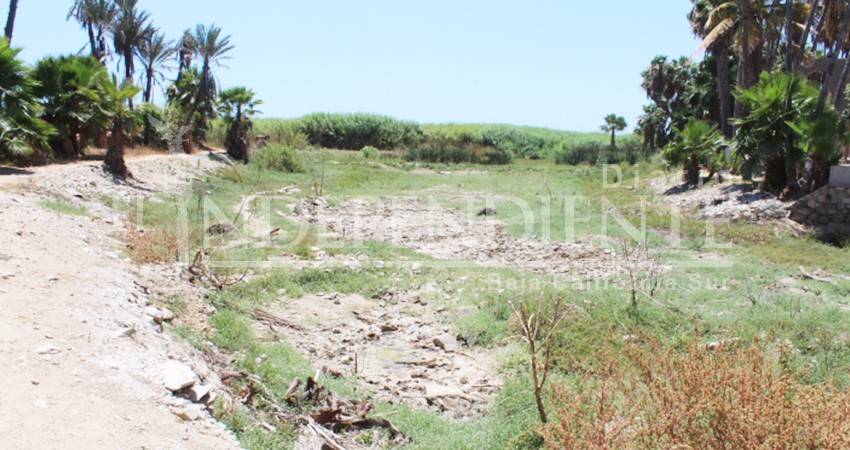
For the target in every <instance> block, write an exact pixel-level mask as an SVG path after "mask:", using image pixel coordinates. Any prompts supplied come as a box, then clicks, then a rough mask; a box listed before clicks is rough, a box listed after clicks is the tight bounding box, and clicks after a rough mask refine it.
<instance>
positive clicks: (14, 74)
mask: <svg viewBox="0 0 850 450" xmlns="http://www.w3.org/2000/svg"><path fill="white" fill-rule="evenodd" d="M18 53H20V50H19V49H15V48H11V47H10V46H9V41H7V40H6V39H2V38H0V156H7V157H19V156H24V155H30V154H32V153H33V151H44V150H47V149H48V148H49V146H48V139H49V138H50V137H51V136H53V135H54V134H55V130H54V129H53V127H51V126H50V125H49V124H48V123H47V122H45V121H44V120H42V119H41V118H40V117H39V115H40V114H41V112H42V108H41V105H39V103H38V99H37V98H36V96H35V94H34V93H33V89H34V88H35V87H36V82H35V80H34V79H33V78H32V76H31V69H30V68H29V67H27V66H26V64H24V62H23V61H21V60H20V59H18Z"/></svg>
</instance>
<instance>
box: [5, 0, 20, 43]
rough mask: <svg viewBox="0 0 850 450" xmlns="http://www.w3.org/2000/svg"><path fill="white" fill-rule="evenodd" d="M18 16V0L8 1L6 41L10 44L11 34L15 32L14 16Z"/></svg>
mask: <svg viewBox="0 0 850 450" xmlns="http://www.w3.org/2000/svg"><path fill="white" fill-rule="evenodd" d="M17 14H18V0H10V1H9V16H8V17H7V18H6V30H5V31H6V40H8V41H9V43H11V42H12V32H13V31H15V16H16V15H17Z"/></svg>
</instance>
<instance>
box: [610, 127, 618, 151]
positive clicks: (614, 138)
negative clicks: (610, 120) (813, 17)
mask: <svg viewBox="0 0 850 450" xmlns="http://www.w3.org/2000/svg"><path fill="white" fill-rule="evenodd" d="M616 133H617V132H616V131H614V130H611V147H612V148H616V147H617V135H616Z"/></svg>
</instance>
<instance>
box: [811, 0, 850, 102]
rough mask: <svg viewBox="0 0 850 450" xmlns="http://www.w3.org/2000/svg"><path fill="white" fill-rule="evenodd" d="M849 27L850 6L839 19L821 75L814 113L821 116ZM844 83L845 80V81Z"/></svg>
mask: <svg viewBox="0 0 850 450" xmlns="http://www.w3.org/2000/svg"><path fill="white" fill-rule="evenodd" d="M848 25H850V5H848V6H847V10H846V11H845V12H844V17H843V18H842V19H841V29H840V30H839V31H838V36H836V38H835V43H834V44H833V46H832V55H830V58H829V65H828V66H827V68H826V73H825V74H824V75H823V84H822V85H821V87H820V97H819V98H818V107H817V110H816V113H817V114H818V115H820V114H823V110H824V109H825V108H826V98H827V95H829V88H830V87H832V76H833V74H834V72H835V66H836V64H837V63H838V58H839V56H840V55H841V46H842V45H843V44H844V38H845V37H846V36H847V26H848ZM844 69H845V70H844V71H842V77H843V76H844V72H845V71H846V70H847V65H846V64H845V66H844ZM845 81H846V80H845ZM837 94H838V92H836V97H837V96H838V95H837Z"/></svg>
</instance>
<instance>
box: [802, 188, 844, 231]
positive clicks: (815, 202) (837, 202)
mask: <svg viewBox="0 0 850 450" xmlns="http://www.w3.org/2000/svg"><path fill="white" fill-rule="evenodd" d="M790 217H791V220H793V221H795V222H799V223H803V224H806V225H817V226H834V227H847V228H850V187H847V186H826V187H823V188H821V189H818V190H817V191H815V192H812V193H811V194H809V195H807V196H805V197H803V198H801V199H800V200H799V201H797V203H796V204H794V206H792V207H791V215H790Z"/></svg>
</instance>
